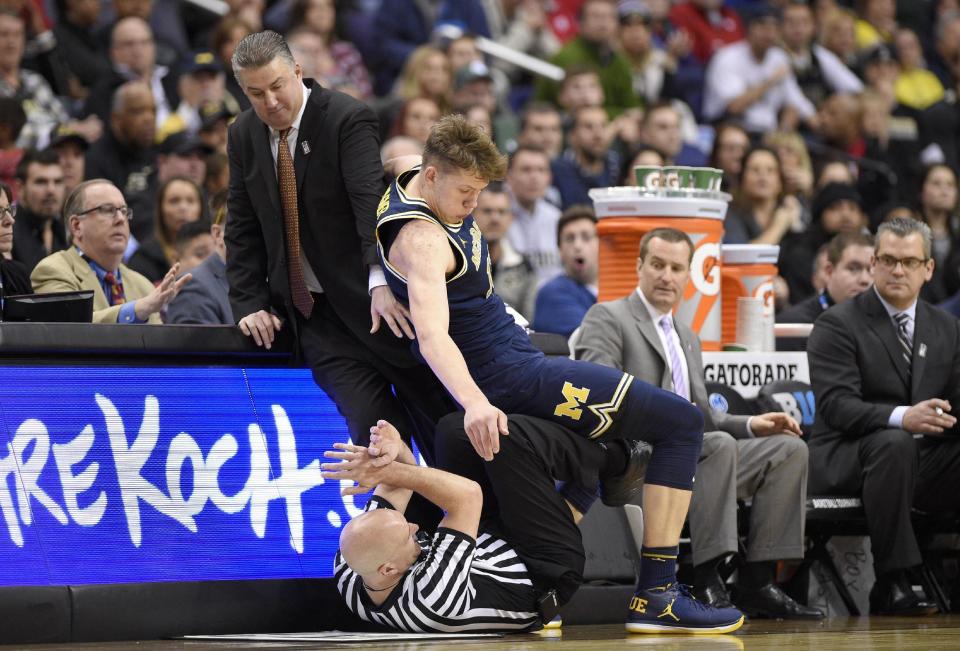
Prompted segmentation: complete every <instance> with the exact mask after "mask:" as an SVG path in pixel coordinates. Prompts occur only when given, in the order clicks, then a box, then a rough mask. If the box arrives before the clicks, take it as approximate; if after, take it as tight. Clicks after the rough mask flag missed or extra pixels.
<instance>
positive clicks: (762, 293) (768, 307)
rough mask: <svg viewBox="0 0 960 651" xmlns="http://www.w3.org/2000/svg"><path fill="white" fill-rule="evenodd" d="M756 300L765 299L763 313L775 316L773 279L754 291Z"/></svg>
mask: <svg viewBox="0 0 960 651" xmlns="http://www.w3.org/2000/svg"><path fill="white" fill-rule="evenodd" d="M753 296H754V298H760V299H763V313H764V314H773V312H774V306H773V279H772V278H771V279H770V280H765V281H763V282H762V283H760V284H759V285H757V287H756V289H754V290H753Z"/></svg>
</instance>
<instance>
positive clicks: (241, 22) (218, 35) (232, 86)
mask: <svg viewBox="0 0 960 651" xmlns="http://www.w3.org/2000/svg"><path fill="white" fill-rule="evenodd" d="M251 33H253V27H252V26H251V25H250V23H248V22H247V21H246V20H245V19H244V18H242V17H240V16H238V15H236V14H227V15H226V16H224V17H223V18H221V19H220V20H219V21H218V22H217V24H216V25H215V26H214V28H213V31H212V33H211V34H210V49H211V50H213V53H214V54H216V55H217V60H218V61H219V62H220V67H222V68H223V72H224V74H225V75H226V81H227V93H228V94H229V95H230V97H232V98H233V99H234V101H236V102H237V104H238V105H239V106H240V110H242V111H245V110H246V109H248V108H250V100H248V99H247V96H246V95H244V94H243V89H242V88H240V82H238V81H237V78H236V77H234V75H233V66H232V65H231V63H230V60H231V59H232V58H233V50H234V48H236V47H237V43H239V42H240V41H241V40H243V38H244V37H245V36H248V35H250V34H251Z"/></svg>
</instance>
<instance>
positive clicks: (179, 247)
mask: <svg viewBox="0 0 960 651" xmlns="http://www.w3.org/2000/svg"><path fill="white" fill-rule="evenodd" d="M213 246H214V241H213V233H212V232H211V231H210V222H208V221H207V220H205V219H201V220H198V221H195V222H187V223H186V224H184V225H183V226H181V227H180V230H179V231H178V232H177V239H176V241H175V242H174V244H173V249H174V251H175V252H176V254H177V256H176V257H177V262H179V263H180V273H187V272H192V271H193V269H194V268H195V267H197V266H199V265H200V264H201V263H202V262H203V261H204V260H206V259H207V258H209V257H210V254H211V253H213Z"/></svg>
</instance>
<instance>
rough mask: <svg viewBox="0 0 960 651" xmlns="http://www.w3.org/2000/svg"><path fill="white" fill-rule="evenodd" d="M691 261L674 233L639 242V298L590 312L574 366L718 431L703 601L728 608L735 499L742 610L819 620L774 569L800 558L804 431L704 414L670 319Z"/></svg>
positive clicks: (704, 504) (783, 417)
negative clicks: (615, 374)
mask: <svg viewBox="0 0 960 651" xmlns="http://www.w3.org/2000/svg"><path fill="white" fill-rule="evenodd" d="M692 257H693V243H692V242H691V241H690V238H689V236H687V235H686V234H685V233H682V232H681V231H678V230H675V229H670V228H658V229H655V230H653V231H650V232H649V233H647V234H646V235H645V236H644V237H643V239H642V240H641V242H640V257H639V258H638V260H637V276H638V278H639V286H638V287H637V291H635V292H633V293H631V294H630V295H629V296H627V297H626V298H622V299H620V300H616V301H610V302H607V303H598V304H597V305H594V306H593V307H592V308H590V311H589V312H587V315H586V317H584V320H583V324H582V326H581V329H580V336H579V338H578V340H577V342H576V344H575V354H576V357H577V359H585V360H588V361H591V362H597V363H599V364H605V365H607V366H613V367H615V368H618V369H622V370H624V371H626V372H627V373H631V374H633V375H634V376H635V377H637V378H638V379H640V380H643V381H645V382H649V383H650V384H653V385H655V386H660V387H661V388H663V389H666V390H668V391H673V392H674V393H677V394H678V395H682V396H683V397H685V398H687V399H688V400H691V401H692V402H694V403H695V404H697V405H698V406H700V407H701V410H702V411H703V412H704V418H705V421H706V427H705V429H707V430H711V429H712V430H716V431H706V432H704V435H703V448H702V451H701V454H700V461H699V463H698V464H697V474H696V483H695V484H694V487H693V500H692V502H691V503H690V515H689V523H690V540H691V545H692V547H693V563H694V570H695V579H694V594H695V595H696V596H697V598H698V599H699V600H700V601H703V602H705V603H708V604H710V605H713V606H722V605H726V604H729V603H730V596H729V595H728V593H727V590H726V588H725V586H724V584H723V582H722V581H721V580H720V577H719V575H718V572H717V566H718V564H719V563H720V561H721V560H723V559H724V558H725V557H727V556H728V555H729V554H732V553H735V552H736V551H737V499H738V498H740V499H746V498H750V499H752V500H753V506H752V509H751V512H750V534H749V537H748V541H747V558H746V561H747V562H746V564H745V566H744V567H743V568H742V569H741V571H740V581H739V586H738V588H739V590H738V593H739V594H738V598H737V607H738V608H740V609H741V610H743V611H744V612H745V613H747V614H748V615H749V616H751V617H776V618H784V619H787V618H789V619H797V618H820V617H823V613H822V612H820V611H819V610H817V609H815V608H808V607H806V606H803V605H801V604H798V603H797V602H796V601H794V600H793V599H791V598H790V597H789V596H788V595H787V594H785V593H784V592H783V591H782V590H781V589H780V588H779V586H777V584H776V583H775V581H774V579H775V567H776V561H778V560H782V559H798V558H802V557H803V527H804V514H805V499H806V492H807V446H806V444H805V443H804V442H803V441H802V440H801V439H800V438H799V436H800V426H799V425H798V424H797V422H796V421H795V420H794V419H793V418H791V417H790V416H788V415H787V414H784V413H782V412H771V413H766V414H761V415H759V416H733V415H728V414H714V413H711V412H710V411H709V410H708V409H707V406H708V402H707V392H706V388H705V386H704V382H703V361H702V359H701V354H700V340H699V338H697V336H696V335H695V334H694V333H693V332H692V331H691V330H690V328H689V327H687V326H686V325H684V324H682V323H679V322H677V321H675V320H674V318H673V315H672V310H673V308H674V307H676V305H677V304H678V303H679V302H680V299H681V297H682V296H683V290H684V288H685V287H686V286H687V279H688V278H689V275H690V260H691V258H692ZM711 423H712V424H713V427H711V426H710V425H711Z"/></svg>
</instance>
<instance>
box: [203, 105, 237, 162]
mask: <svg viewBox="0 0 960 651" xmlns="http://www.w3.org/2000/svg"><path fill="white" fill-rule="evenodd" d="M200 115H201V117H202V118H203V121H202V122H201V123H200V130H199V131H198V132H197V137H198V138H199V139H200V142H202V143H203V144H205V145H206V146H207V147H209V148H210V149H212V150H214V151H218V152H221V153H222V154H223V155H224V156H226V154H227V128H228V127H229V126H230V122H231V121H232V120H233V118H234V117H235V114H234V113H232V112H231V111H230V109H228V108H227V107H226V104H205V105H203V106H201V107H200Z"/></svg>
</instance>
